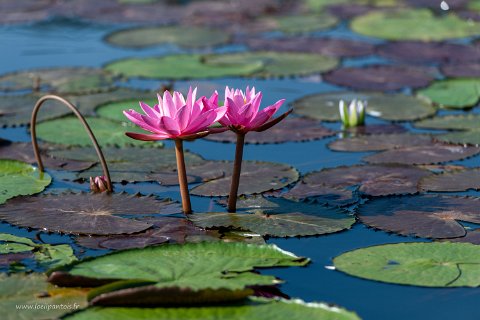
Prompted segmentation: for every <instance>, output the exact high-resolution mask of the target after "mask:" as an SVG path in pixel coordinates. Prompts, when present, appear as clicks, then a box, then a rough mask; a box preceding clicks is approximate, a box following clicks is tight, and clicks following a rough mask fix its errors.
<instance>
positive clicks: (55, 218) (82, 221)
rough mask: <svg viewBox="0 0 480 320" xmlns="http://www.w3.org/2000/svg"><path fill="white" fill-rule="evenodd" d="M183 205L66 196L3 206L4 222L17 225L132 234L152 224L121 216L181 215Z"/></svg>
mask: <svg viewBox="0 0 480 320" xmlns="http://www.w3.org/2000/svg"><path fill="white" fill-rule="evenodd" d="M180 211H181V209H180V206H179V205H178V204H177V203H175V202H172V201H170V200H157V199H156V198H155V197H154V196H140V195H131V196H130V195H127V194H124V193H121V194H106V193H100V194H93V193H78V194H74V193H65V194H60V195H53V194H49V195H43V196H38V197H18V198H15V199H11V200H9V201H8V202H7V203H6V204H5V205H3V206H0V219H3V220H4V221H6V222H8V223H11V224H13V225H16V226H20V227H26V228H34V229H42V230H44V231H52V232H62V233H72V234H94V235H109V234H123V233H127V234H131V233H135V232H140V231H144V230H146V229H148V228H150V227H152V224H150V223H145V222H140V221H135V220H132V219H127V218H122V217H120V215H145V214H173V213H180Z"/></svg>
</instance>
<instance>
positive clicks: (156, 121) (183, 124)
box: [123, 88, 227, 141]
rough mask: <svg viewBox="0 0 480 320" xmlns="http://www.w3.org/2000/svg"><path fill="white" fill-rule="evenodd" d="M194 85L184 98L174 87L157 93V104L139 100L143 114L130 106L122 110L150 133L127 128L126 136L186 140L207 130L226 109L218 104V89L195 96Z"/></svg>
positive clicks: (207, 132) (146, 138) (140, 138)
mask: <svg viewBox="0 0 480 320" xmlns="http://www.w3.org/2000/svg"><path fill="white" fill-rule="evenodd" d="M196 95H197V88H195V89H194V90H193V91H192V88H190V90H189V91H188V95H187V99H186V100H185V98H184V97H183V95H182V94H181V93H179V92H177V91H175V92H174V93H173V96H172V95H171V94H170V92H168V91H165V92H164V94H163V97H162V96H160V95H159V94H157V96H158V104H156V105H155V106H153V107H150V106H149V105H147V104H146V103H144V102H140V107H141V108H142V110H143V112H144V113H145V114H140V113H138V112H136V111H135V110H133V109H130V110H128V111H127V110H125V111H123V114H124V115H125V116H126V117H127V118H128V119H129V120H130V121H132V122H133V123H135V124H136V125H138V126H139V127H141V128H142V129H143V130H146V131H150V132H151V133H152V134H142V133H135V132H127V133H126V135H127V136H129V137H130V138H133V139H137V140H143V141H152V140H164V139H182V140H189V139H195V138H199V137H203V136H205V135H207V134H209V133H211V130H210V129H208V127H209V126H210V125H212V124H213V123H215V122H217V121H218V120H219V119H221V118H222V117H223V116H224V115H225V112H226V111H227V109H226V108H225V107H220V108H218V93H216V92H215V93H214V94H213V95H212V96H211V97H210V99H207V98H206V97H204V96H203V97H200V98H199V99H198V100H195V98H196Z"/></svg>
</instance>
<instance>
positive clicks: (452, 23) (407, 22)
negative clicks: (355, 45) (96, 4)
mask: <svg viewBox="0 0 480 320" xmlns="http://www.w3.org/2000/svg"><path fill="white" fill-rule="evenodd" d="M351 27H352V30H353V31H355V32H358V33H360V34H363V35H367V36H371V37H377V38H382V39H387V40H421V41H441V40H446V39H453V38H465V37H471V36H477V35H480V24H479V23H477V22H473V21H466V20H462V19H461V18H459V17H458V16H456V15H455V14H453V13H449V14H445V15H443V16H441V17H439V16H435V15H434V14H433V13H432V12H431V11H430V10H427V9H401V10H395V11H378V12H371V13H368V14H366V15H364V16H360V17H357V18H355V19H353V20H352V23H351ZM432 30H433V31H432Z"/></svg>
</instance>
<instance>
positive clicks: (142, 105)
mask: <svg viewBox="0 0 480 320" xmlns="http://www.w3.org/2000/svg"><path fill="white" fill-rule="evenodd" d="M139 104H140V108H142V110H143V112H145V114H146V115H147V116H149V117H152V118H159V117H160V116H161V115H160V114H159V113H158V111H156V110H155V109H153V108H152V107H150V106H149V105H148V104H146V103H145V102H142V101H140V102H139Z"/></svg>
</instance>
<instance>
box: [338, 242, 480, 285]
mask: <svg viewBox="0 0 480 320" xmlns="http://www.w3.org/2000/svg"><path fill="white" fill-rule="evenodd" d="M479 257H480V246H477V245H473V244H470V243H450V242H430V243H425V242H414V243H395V244H386V245H380V246H374V247H368V248H362V249H358V250H354V251H350V252H346V253H344V254H342V255H340V256H338V257H336V258H335V259H333V262H334V264H335V267H336V269H337V270H339V271H342V272H345V273H347V274H349V275H352V276H355V277H360V278H364V279H369V280H376V281H381V282H387V283H397V284H405V285H413V286H423V287H478V286H480V281H479V278H478V264H479V263H480V260H479Z"/></svg>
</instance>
